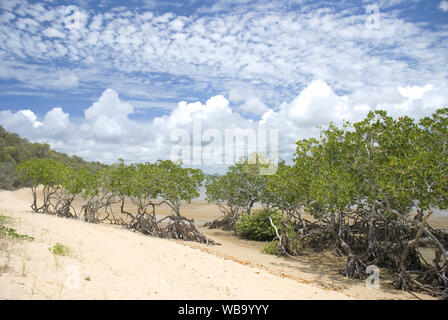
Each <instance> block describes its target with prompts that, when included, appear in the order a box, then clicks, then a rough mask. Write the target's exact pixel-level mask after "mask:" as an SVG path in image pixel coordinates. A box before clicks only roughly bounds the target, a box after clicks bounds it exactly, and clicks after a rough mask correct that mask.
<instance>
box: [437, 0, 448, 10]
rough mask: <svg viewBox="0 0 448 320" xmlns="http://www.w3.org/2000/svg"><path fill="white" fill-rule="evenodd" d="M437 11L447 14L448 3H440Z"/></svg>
mask: <svg viewBox="0 0 448 320" xmlns="http://www.w3.org/2000/svg"><path fill="white" fill-rule="evenodd" d="M439 9H440V10H442V11H443V12H448V1H441V2H440V4H439Z"/></svg>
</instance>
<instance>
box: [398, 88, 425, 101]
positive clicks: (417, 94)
mask: <svg viewBox="0 0 448 320" xmlns="http://www.w3.org/2000/svg"><path fill="white" fill-rule="evenodd" d="M432 89H434V86H433V85H432V84H427V85H426V86H424V87H419V86H412V87H411V86H407V87H398V92H400V94H401V95H402V96H403V97H406V98H409V99H411V100H418V99H421V98H422V97H423V95H424V94H425V93H426V92H429V91H431V90H432Z"/></svg>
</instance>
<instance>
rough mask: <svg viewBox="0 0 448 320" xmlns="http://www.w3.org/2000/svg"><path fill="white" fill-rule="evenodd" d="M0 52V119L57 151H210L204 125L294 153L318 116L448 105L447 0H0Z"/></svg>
mask: <svg viewBox="0 0 448 320" xmlns="http://www.w3.org/2000/svg"><path fill="white" fill-rule="evenodd" d="M0 61H1V63H0V125H2V126H3V127H5V128H6V129H7V130H8V131H11V132H16V133H18V134H19V135H20V136H22V137H25V138H27V139H29V140H31V141H38V142H45V143H49V144H50V145H51V146H52V147H53V148H54V149H55V150H57V151H60V152H65V153H68V154H70V155H73V154H76V155H78V156H81V157H83V158H84V159H86V160H90V161H102V162H105V163H114V162H117V161H118V159H119V158H122V159H124V160H125V161H126V162H145V161H155V160H157V159H170V158H171V157H172V155H173V150H177V149H175V148H176V147H179V145H183V146H186V145H191V146H192V147H193V146H194V145H195V144H196V145H200V146H201V147H202V148H203V149H201V150H202V152H203V156H204V155H205V153H206V152H212V151H210V150H212V149H209V150H205V149H204V148H205V147H206V146H207V145H208V142H209V141H210V139H209V140H207V139H206V138H207V137H208V135H207V134H205V135H204V136H203V137H202V139H201V138H200V139H199V140H197V139H196V138H194V137H195V136H194V134H195V132H196V133H197V131H194V130H195V129H194V128H195V124H196V128H197V124H198V123H200V129H201V130H202V131H200V133H202V134H203V133H204V132H208V133H210V132H212V133H213V132H214V134H215V136H214V137H215V138H214V140H213V141H215V142H216V141H217V140H216V138H217V136H219V135H220V136H221V138H222V142H223V143H222V144H224V142H225V139H224V137H225V131H226V130H229V129H231V130H234V132H243V134H244V132H246V131H251V132H260V131H257V130H259V129H266V130H268V131H269V130H271V131H275V132H276V135H277V141H278V142H277V143H276V144H273V145H272V150H274V149H275V150H277V152H278V155H279V157H280V158H283V159H286V160H288V161H290V160H291V158H292V157H293V153H294V151H295V147H296V145H295V142H296V141H297V140H299V139H303V138H308V137H311V136H316V135H317V134H318V129H317V128H316V127H317V126H324V127H325V126H327V125H328V124H329V123H330V122H333V123H335V124H337V125H338V124H341V123H342V121H343V120H348V121H352V122H353V121H358V120H361V119H362V118H363V117H364V116H365V115H366V114H367V112H368V111H369V110H375V109H384V110H387V111H388V113H389V114H391V115H393V116H395V117H398V116H402V115H408V116H411V117H414V118H416V119H418V118H421V117H423V116H427V115H430V114H432V113H433V112H434V111H435V110H436V109H438V108H441V107H447V106H448V68H447V66H448V1H446V0H445V1H430V0H424V1H423V0H422V1H420V0H406V1H402V0H379V1H370V0H369V1H312V0H309V1H308V0H286V1H274V2H272V1H265V0H261V1H249V0H226V1H221V0H217V1H199V0H190V1H179V2H176V1H171V0H170V1H165V0H164V1H155V0H129V1H105V0H98V1H88V0H77V1H76V0H72V1H56V0H46V1H26V0H0ZM207 130H208V131H207ZM210 130H211V131H210ZM213 130H214V131H213ZM245 130H246V131H245ZM179 132H180V133H181V135H182V134H183V135H184V136H185V135H189V139H190V140H188V139H186V140H185V139H184V140H183V138H182V136H181V135H179ZM260 135H261V134H260ZM209 138H210V137H209ZM272 141H274V140H272ZM270 142H271V140H269V141H268V145H269V143H270ZM210 145H211V143H210ZM268 149H269V147H268ZM192 154H193V153H190V156H191V158H192V157H193V156H192ZM181 155H182V156H184V157H185V156H186V155H188V153H181ZM184 160H185V159H184ZM184 162H185V161H184ZM193 165H198V166H199V167H202V168H203V169H204V170H205V171H206V172H210V173H211V172H217V171H219V170H222V167H223V166H219V165H218V164H216V163H214V164H213V163H211V162H210V163H205V162H204V161H202V162H201V163H196V164H195V163H193ZM224 167H225V166H224Z"/></svg>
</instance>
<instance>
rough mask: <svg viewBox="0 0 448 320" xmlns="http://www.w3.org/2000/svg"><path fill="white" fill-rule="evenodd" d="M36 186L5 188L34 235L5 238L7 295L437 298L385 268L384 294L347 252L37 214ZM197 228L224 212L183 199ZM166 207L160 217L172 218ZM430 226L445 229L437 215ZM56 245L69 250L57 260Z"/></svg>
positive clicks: (0, 284)
mask: <svg viewBox="0 0 448 320" xmlns="http://www.w3.org/2000/svg"><path fill="white" fill-rule="evenodd" d="M30 200H31V192H30V191H29V190H28V189H21V190H18V191H14V192H10V191H0V214H2V215H5V216H8V217H11V219H10V221H9V222H8V226H11V227H13V228H14V229H16V230H17V232H18V233H20V234H26V235H29V236H32V237H34V238H35V240H34V241H26V240H13V241H3V240H0V241H2V242H1V248H0V299H433V298H432V297H430V296H428V295H425V294H420V293H418V294H417V293H412V294H411V293H407V292H403V291H398V290H393V289H392V288H391V287H390V285H389V282H390V281H391V278H390V276H389V275H387V273H384V274H383V273H381V286H380V289H379V290H375V289H369V288H367V287H366V286H365V283H364V282H363V281H359V280H351V279H347V278H344V277H343V276H341V275H339V274H338V272H337V270H338V268H340V266H341V265H343V264H344V261H345V259H344V258H338V257H335V256H333V255H331V254H330V253H320V254H317V253H311V252H310V253H305V254H304V255H302V256H299V257H295V258H294V259H285V258H280V257H275V256H269V255H265V254H262V253H261V252H260V250H259V249H260V248H261V246H262V245H263V243H262V242H255V241H248V240H244V239H240V238H239V237H237V236H236V235H234V234H233V233H230V232H224V231H220V230H209V229H207V228H204V227H201V230H202V231H203V232H204V233H206V234H207V235H209V236H210V237H211V238H213V239H214V240H216V241H217V242H219V243H220V244H221V245H218V246H207V245H202V244H198V243H192V242H184V241H175V240H166V239H159V238H153V237H150V236H145V235H143V234H140V233H136V232H132V231H129V230H125V229H123V228H121V227H119V226H113V225H108V224H100V225H95V224H89V223H85V222H82V221H79V220H69V219H64V218H57V217H54V216H50V215H43V214H34V213H32V212H31V210H30V207H29V206H30ZM182 212H183V214H185V215H186V216H188V217H190V218H194V219H195V221H196V222H197V224H198V225H199V226H201V225H202V224H203V223H204V222H206V221H210V220H212V219H214V218H216V217H218V216H219V215H220V214H219V211H218V209H217V208H216V206H214V205H212V204H207V203H205V202H201V201H199V202H193V203H192V204H189V205H185V208H184V209H183V211H182ZM168 213H169V210H168V208H160V210H159V211H158V214H160V215H163V214H168ZM433 223H436V224H438V225H439V226H440V225H442V226H446V219H445V218H444V217H442V218H441V217H438V218H437V219H436V220H435V221H434V222H433ZM56 243H61V244H63V245H65V246H67V247H68V248H69V249H70V253H69V255H67V256H57V257H55V256H54V255H53V254H52V253H51V252H50V250H49V248H50V247H52V246H53V245H55V244H56Z"/></svg>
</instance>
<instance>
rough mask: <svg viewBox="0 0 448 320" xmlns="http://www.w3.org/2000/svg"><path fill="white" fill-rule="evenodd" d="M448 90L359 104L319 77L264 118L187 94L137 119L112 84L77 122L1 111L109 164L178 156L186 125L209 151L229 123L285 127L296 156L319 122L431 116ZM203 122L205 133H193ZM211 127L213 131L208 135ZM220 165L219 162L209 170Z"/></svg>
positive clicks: (38, 134) (62, 146)
mask: <svg viewBox="0 0 448 320" xmlns="http://www.w3.org/2000/svg"><path fill="white" fill-rule="evenodd" d="M445 89H446V83H441V84H440V85H438V86H437V87H436V86H433V85H431V84H427V85H424V86H421V87H420V86H416V85H413V86H407V87H402V88H401V89H397V88H395V91H399V90H401V91H402V95H400V96H401V99H400V100H397V102H396V103H384V104H380V105H379V106H374V105H367V104H362V103H358V102H357V97H356V96H355V97H353V96H351V95H338V94H337V93H336V92H335V91H334V90H333V89H332V88H331V86H329V85H328V84H327V83H326V82H325V81H323V80H314V81H312V82H310V83H309V85H307V86H306V87H305V88H304V89H303V90H302V91H301V92H299V93H298V95H297V96H296V97H295V98H294V99H292V100H291V101H289V102H284V103H282V104H281V106H280V108H278V110H274V109H272V108H267V107H266V108H267V109H266V111H265V112H264V113H262V114H261V115H260V118H259V119H258V120H253V119H251V118H247V117H245V116H244V113H240V112H237V111H235V110H232V108H231V107H230V100H231V99H230V98H226V97H225V96H223V95H216V96H212V97H210V98H209V99H208V100H207V101H206V102H205V103H202V102H199V101H197V102H190V103H188V102H185V101H181V102H179V103H178V105H177V107H175V108H174V109H173V110H172V111H171V112H170V113H169V114H167V115H165V116H160V117H155V118H154V119H148V120H133V119H130V115H132V114H133V112H134V108H133V106H132V104H131V103H129V102H127V101H124V100H122V99H121V98H120V96H119V94H118V92H117V91H115V90H113V89H106V90H105V91H104V92H103V93H102V95H101V96H100V97H99V98H98V100H97V101H95V102H94V103H92V105H90V106H89V107H88V108H86V109H85V110H84V118H83V119H81V121H76V122H74V121H71V120H70V116H69V115H68V114H67V113H65V112H64V111H63V109H62V108H60V107H58V108H53V109H51V110H50V111H48V112H47V113H46V115H45V116H44V117H43V121H39V119H38V117H37V116H36V114H35V113H34V112H33V111H31V110H29V109H25V110H19V111H17V112H11V111H9V110H7V111H0V124H1V125H2V126H4V127H5V128H6V129H7V130H10V131H14V132H17V133H19V134H21V135H22V136H24V137H26V138H29V139H31V140H36V141H40V142H49V143H50V144H51V145H52V146H53V147H55V148H56V149H57V150H59V151H62V152H67V153H69V154H77V155H79V156H82V157H84V158H86V159H88V160H100V161H103V162H106V163H111V162H116V161H117V159H119V158H123V159H125V160H127V161H131V162H142V161H155V160H157V159H159V158H161V159H170V157H171V156H172V154H171V152H172V150H173V148H174V147H175V146H179V144H182V141H179V139H178V138H179V137H178V136H176V135H175V134H174V137H173V133H176V130H179V129H182V130H183V131H182V132H184V133H185V132H186V133H187V136H188V139H187V140H185V141H183V142H184V143H186V144H188V145H190V144H191V145H201V146H202V147H203V152H204V154H203V157H205V156H206V155H205V153H207V152H211V151H210V149H209V148H208V149H207V146H208V145H209V144H210V143H212V140H211V137H212V136H213V135H215V137H216V136H218V137H219V139H222V142H225V139H224V138H225V131H226V130H227V129H233V130H234V131H233V133H240V134H243V135H244V134H245V133H246V132H247V130H252V131H253V132H256V131H257V130H258V129H260V128H263V129H274V130H277V132H278V147H279V149H278V153H279V155H280V157H282V158H284V159H287V160H288V159H291V158H292V154H293V152H294V150H295V142H296V141H297V140H299V139H303V138H309V137H311V136H315V135H317V133H318V130H317V129H316V126H317V125H321V126H324V127H325V126H327V125H328V124H329V123H330V121H332V122H334V123H335V124H337V125H339V124H341V122H342V120H349V121H352V122H353V121H358V120H361V119H362V118H363V117H364V116H365V115H366V114H367V112H368V111H369V110H373V109H375V108H376V107H378V108H381V109H385V110H386V111H388V112H389V114H391V115H393V116H401V115H404V114H407V115H410V116H413V117H417V118H418V117H420V116H426V115H430V114H431V113H432V112H433V111H435V109H436V108H437V107H442V106H443V105H444V104H445V105H446V104H447V102H448V101H447V99H446V98H445V96H444V92H445ZM232 97H233V99H236V98H235V96H234V95H233V96H232ZM386 99H387V97H386ZM394 99H396V98H394ZM385 102H386V101H385ZM198 125H199V130H200V133H199V134H200V135H199V140H197V137H196V138H194V135H193V133H194V132H195V130H197V128H198ZM195 128H196V129H195ZM210 130H212V131H210ZM196 133H197V132H196ZM204 133H207V134H206V135H205V136H201V134H204ZM204 148H205V149H204ZM268 149H269V148H268ZM221 151H224V150H221ZM271 151H272V150H271ZM235 160H236V159H235ZM215 169H216V168H214V167H211V168H209V171H211V172H213V171H214V170H215Z"/></svg>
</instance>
